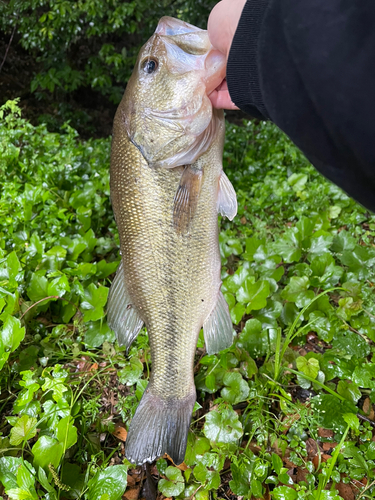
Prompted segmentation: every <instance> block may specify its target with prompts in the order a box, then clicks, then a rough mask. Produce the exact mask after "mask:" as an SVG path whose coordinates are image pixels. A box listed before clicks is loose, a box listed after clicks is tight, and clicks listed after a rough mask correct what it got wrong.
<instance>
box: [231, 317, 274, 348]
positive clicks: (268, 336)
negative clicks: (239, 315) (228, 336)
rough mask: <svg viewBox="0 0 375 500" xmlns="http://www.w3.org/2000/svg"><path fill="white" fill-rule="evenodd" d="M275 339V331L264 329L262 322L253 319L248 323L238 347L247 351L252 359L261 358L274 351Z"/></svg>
mask: <svg viewBox="0 0 375 500" xmlns="http://www.w3.org/2000/svg"><path fill="white" fill-rule="evenodd" d="M275 338H276V332H275V331H273V330H271V329H269V330H265V329H262V324H261V322H260V321H259V320H257V319H254V318H252V319H249V320H247V321H246V323H245V328H244V329H243V330H242V332H241V334H240V336H239V338H238V341H237V345H238V347H240V348H243V349H245V350H247V351H248V352H249V354H250V356H251V357H252V358H259V357H261V356H264V355H266V354H267V353H268V352H269V351H271V350H272V347H273V345H274V341H275Z"/></svg>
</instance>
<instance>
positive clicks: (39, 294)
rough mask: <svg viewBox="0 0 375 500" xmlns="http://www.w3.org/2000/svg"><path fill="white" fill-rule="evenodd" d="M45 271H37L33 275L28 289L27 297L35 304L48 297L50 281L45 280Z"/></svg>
mask: <svg viewBox="0 0 375 500" xmlns="http://www.w3.org/2000/svg"><path fill="white" fill-rule="evenodd" d="M44 275H45V271H42V270H41V271H36V272H35V273H33V274H32V275H31V280H30V283H29V286H28V287H27V295H28V296H29V297H30V299H31V300H32V301H33V302H38V300H41V299H44V297H48V280H47V278H45V276H44Z"/></svg>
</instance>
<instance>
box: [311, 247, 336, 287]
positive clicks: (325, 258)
mask: <svg viewBox="0 0 375 500" xmlns="http://www.w3.org/2000/svg"><path fill="white" fill-rule="evenodd" d="M311 270H312V272H313V276H312V277H310V282H311V284H312V286H315V287H318V288H322V289H323V290H325V289H328V288H331V287H333V286H335V285H337V284H338V282H339V281H340V279H341V277H342V275H343V273H344V270H343V268H342V267H340V266H336V265H335V260H334V258H333V257H332V255H331V254H329V253H324V254H323V255H318V256H316V257H314V258H313V259H312V261H311Z"/></svg>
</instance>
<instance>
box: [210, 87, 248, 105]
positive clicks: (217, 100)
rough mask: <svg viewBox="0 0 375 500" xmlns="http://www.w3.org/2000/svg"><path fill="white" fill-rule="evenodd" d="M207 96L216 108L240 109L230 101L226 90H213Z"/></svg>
mask: <svg viewBox="0 0 375 500" xmlns="http://www.w3.org/2000/svg"><path fill="white" fill-rule="evenodd" d="M208 97H209V98H210V101H211V103H212V106H213V107H214V108H216V109H240V108H238V107H237V106H236V105H235V104H234V102H232V100H231V98H230V95H229V92H228V90H214V91H213V92H211V94H210V95H209V96H208Z"/></svg>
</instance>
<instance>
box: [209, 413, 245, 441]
mask: <svg viewBox="0 0 375 500" xmlns="http://www.w3.org/2000/svg"><path fill="white" fill-rule="evenodd" d="M203 434H204V435H205V436H206V438H208V439H209V440H210V441H211V442H213V443H216V444H219V443H225V444H232V443H233V444H235V443H237V441H238V440H239V439H240V438H241V437H242V435H243V429H242V425H241V422H240V421H239V420H238V415H237V413H236V412H235V411H234V410H232V409H231V408H224V409H223V410H222V411H221V413H219V412H218V411H216V410H213V411H211V412H210V413H208V414H207V415H206V422H205V424H204V427H203Z"/></svg>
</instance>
